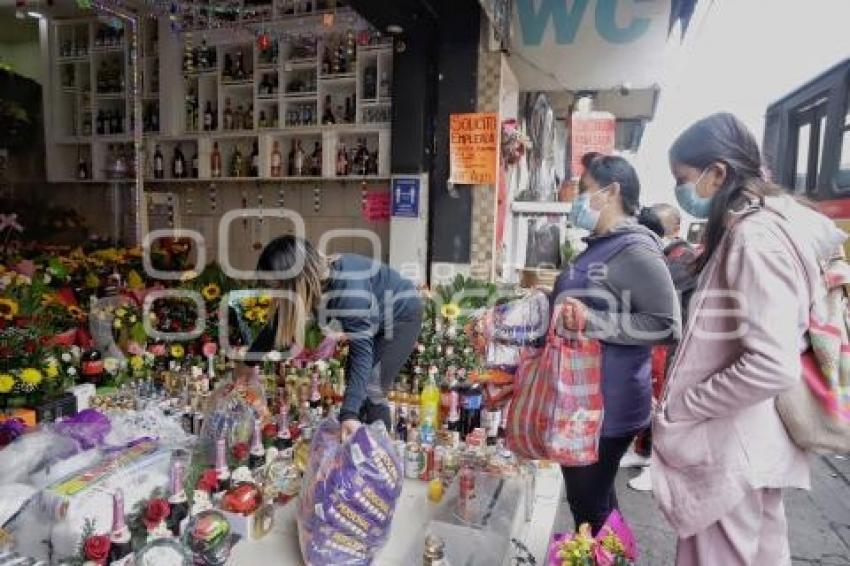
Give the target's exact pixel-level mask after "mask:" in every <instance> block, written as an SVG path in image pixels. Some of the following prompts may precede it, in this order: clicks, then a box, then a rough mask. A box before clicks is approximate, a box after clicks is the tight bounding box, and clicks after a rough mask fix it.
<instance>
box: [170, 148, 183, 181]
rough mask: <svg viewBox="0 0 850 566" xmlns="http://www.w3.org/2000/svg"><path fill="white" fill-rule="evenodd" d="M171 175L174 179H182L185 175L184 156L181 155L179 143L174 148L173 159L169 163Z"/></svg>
mask: <svg viewBox="0 0 850 566" xmlns="http://www.w3.org/2000/svg"><path fill="white" fill-rule="evenodd" d="M171 175H172V177H174V178H175V179H182V178H184V177H185V176H186V158H185V157H184V156H183V150H181V149H180V144H179V143H178V144H177V146H176V147H175V148H174V159H173V160H172V163H171Z"/></svg>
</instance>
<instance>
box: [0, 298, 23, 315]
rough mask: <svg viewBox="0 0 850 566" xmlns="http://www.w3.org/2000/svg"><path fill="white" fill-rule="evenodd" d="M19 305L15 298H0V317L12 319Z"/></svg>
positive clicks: (16, 313)
mask: <svg viewBox="0 0 850 566" xmlns="http://www.w3.org/2000/svg"><path fill="white" fill-rule="evenodd" d="M19 311H20V307H19V306H18V301H16V300H15V299H8V298H0V318H4V319H6V320H12V319H13V318H15V317H16V316H17V315H18V312H19Z"/></svg>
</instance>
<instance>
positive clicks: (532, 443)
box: [507, 307, 603, 466]
mask: <svg viewBox="0 0 850 566" xmlns="http://www.w3.org/2000/svg"><path fill="white" fill-rule="evenodd" d="M559 316H560V309H559V308H557V307H556V309H555V312H554V316H553V318H552V320H553V323H552V324H551V325H550V330H549V333H548V335H547V337H546V345H545V346H544V347H543V350H542V351H540V352H539V353H538V352H533V351H529V352H527V353H525V354H524V355H523V358H522V360H521V362H520V365H519V367H518V368H517V373H516V377H515V382H514V398H513V401H512V402H511V404H510V409H509V410H508V423H507V441H508V447H509V448H510V449H511V450H513V451H514V452H515V453H516V454H517V455H519V456H522V457H525V458H531V459H545V460H553V461H555V462H557V463H559V464H561V465H564V466H586V465H588V464H593V463H594V462H596V460H597V458H598V457H599V434H600V432H601V429H602V417H603V408H602V374H601V346H600V344H599V342H598V341H596V340H587V339H586V338H584V337H579V338H578V339H575V340H571V339H566V338H561V337H560V336H558V335H557V334H556V333H555V331H554V329H555V322H554V321H557V320H558V318H559Z"/></svg>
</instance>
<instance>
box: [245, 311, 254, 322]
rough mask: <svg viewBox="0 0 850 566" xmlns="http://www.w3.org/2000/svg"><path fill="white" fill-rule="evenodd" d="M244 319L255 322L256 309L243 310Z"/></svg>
mask: <svg viewBox="0 0 850 566" xmlns="http://www.w3.org/2000/svg"><path fill="white" fill-rule="evenodd" d="M245 318H247V319H248V320H250V321H251V322H254V321H255V320H257V309H255V308H247V309H245Z"/></svg>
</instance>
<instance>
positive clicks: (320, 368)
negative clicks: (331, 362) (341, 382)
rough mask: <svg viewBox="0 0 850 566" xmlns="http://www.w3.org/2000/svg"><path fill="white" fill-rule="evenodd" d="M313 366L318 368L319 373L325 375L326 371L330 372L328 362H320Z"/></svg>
mask: <svg viewBox="0 0 850 566" xmlns="http://www.w3.org/2000/svg"><path fill="white" fill-rule="evenodd" d="M313 365H315V366H316V369H317V370H318V371H319V373H325V372H326V371H328V362H326V361H325V360H319V361H317V362H316V363H315V364H313Z"/></svg>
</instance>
